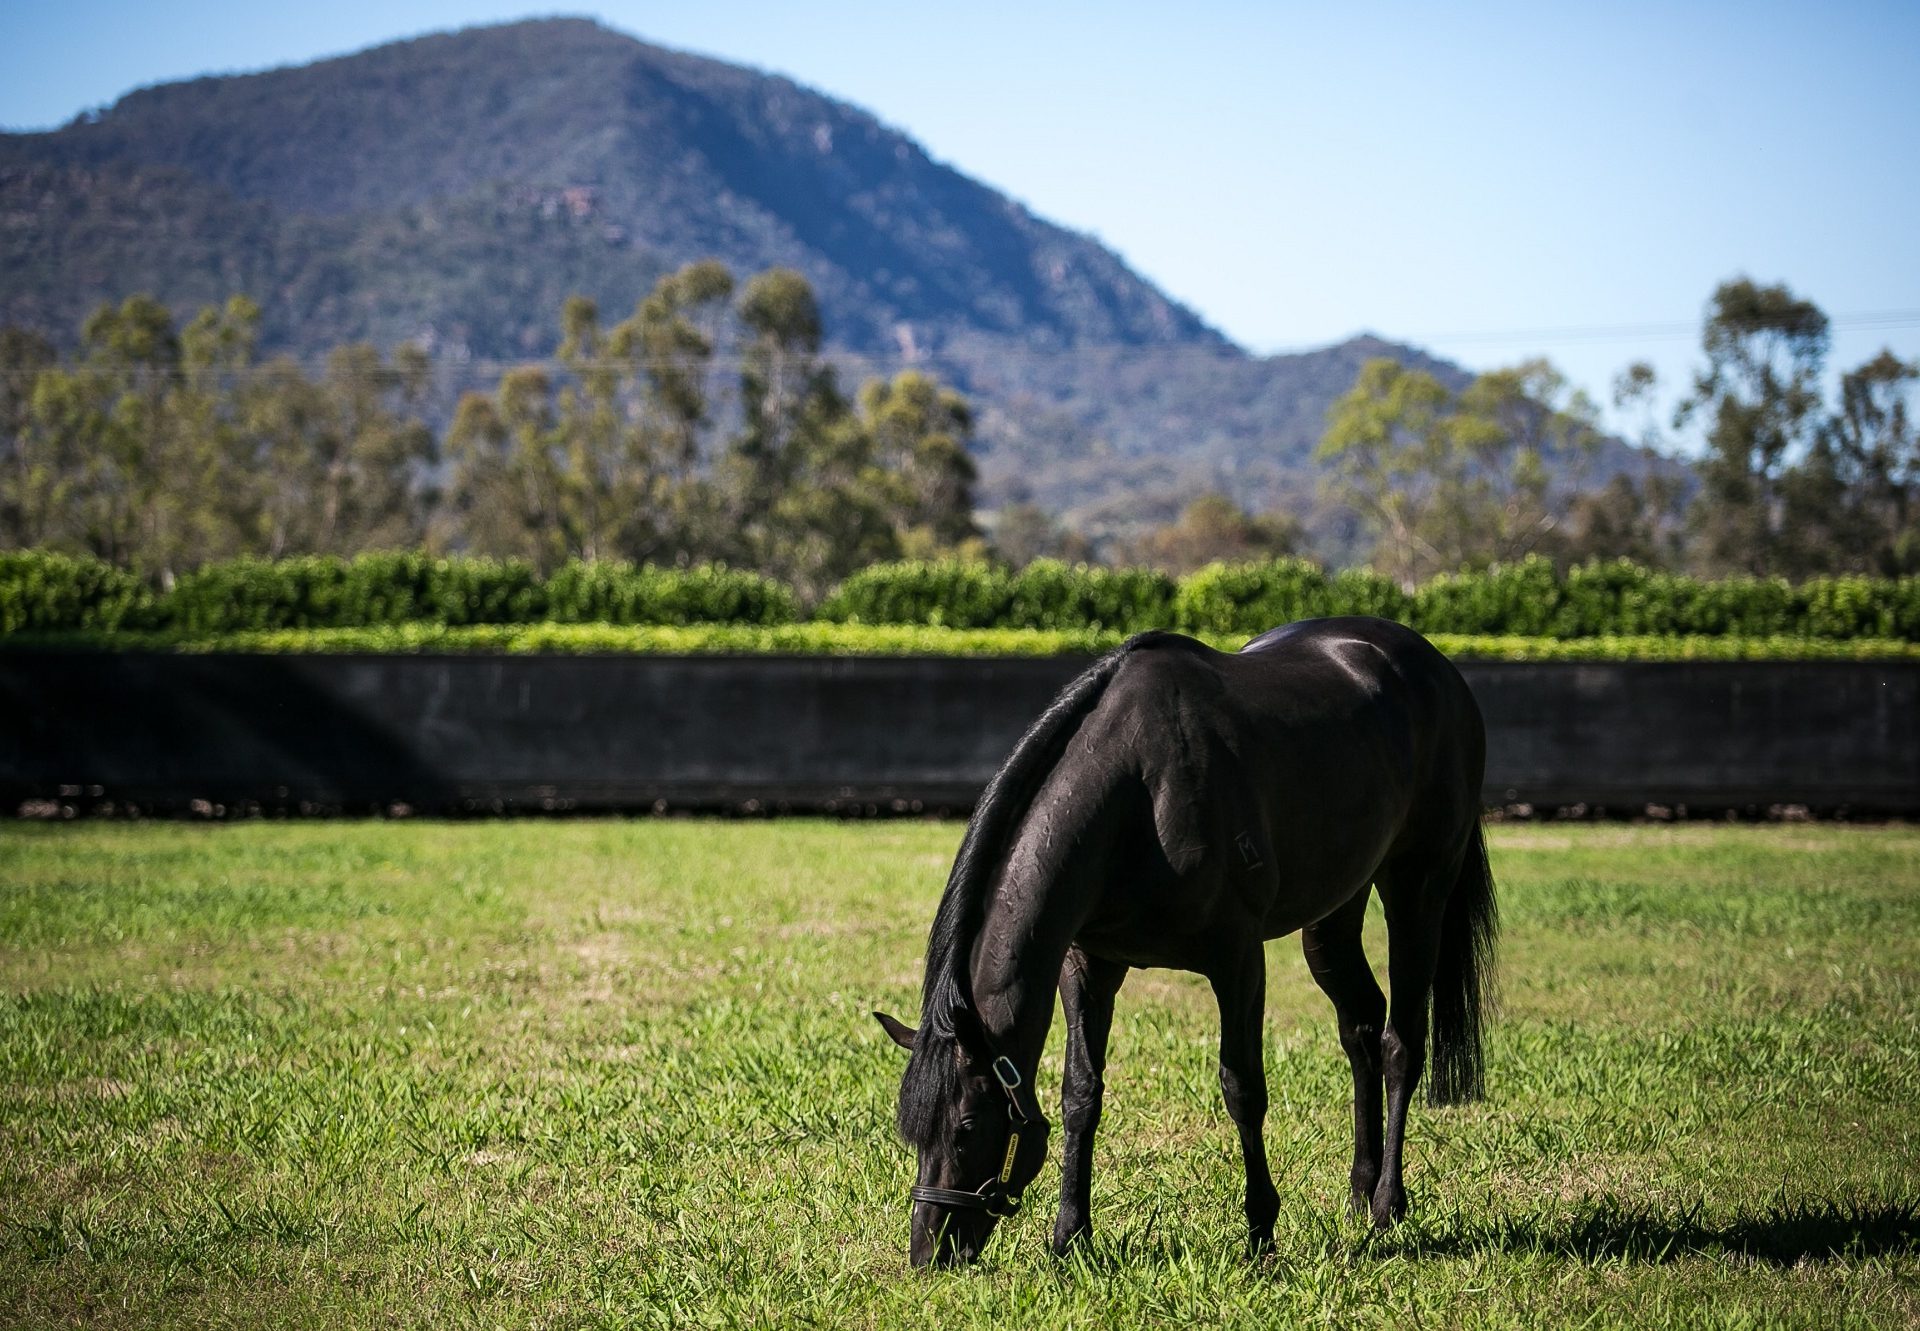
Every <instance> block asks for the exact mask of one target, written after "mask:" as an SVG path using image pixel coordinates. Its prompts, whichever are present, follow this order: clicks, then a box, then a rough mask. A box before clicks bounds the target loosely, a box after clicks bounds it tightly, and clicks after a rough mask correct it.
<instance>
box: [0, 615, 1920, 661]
mask: <svg viewBox="0 0 1920 1331" xmlns="http://www.w3.org/2000/svg"><path fill="white" fill-rule="evenodd" d="M1200 636H1201V637H1202V638H1203V639H1204V640H1206V641H1207V642H1209V643H1211V644H1212V645H1213V646H1215V647H1218V648H1220V649H1221V650H1223V651H1232V650H1234V649H1235V648H1238V647H1239V646H1240V645H1241V644H1242V643H1244V642H1245V641H1246V635H1245V634H1241V633H1234V634H1216V633H1203V634H1201V635H1200ZM1126 637H1127V634H1125V633H1124V632H1121V631H1118V630H1114V629H1087V628H1079V629H997V628H985V629H955V628H941V627H937V626H930V625H925V624H829V623H823V622H819V621H814V622H811V623H803V624H685V625H676V624H598V623H594V624H553V623H540V624H466V625H449V624H434V623H427V622H424V621H419V622H414V623H410V624H375V625H370V626H367V627H364V628H319V629H244V630H237V631H231V632H225V633H187V632H182V631H181V630H178V629H164V630H140V629H133V630H127V629H121V630H103V629H88V630H72V631H66V632H56V633H46V632H25V633H16V634H14V635H12V636H11V637H9V638H8V639H6V640H5V650H8V651H35V650H42V651H172V652H246V653H262V652H264V653H270V654H286V655H308V654H315V653H329V652H373V653H382V654H389V653H408V652H456V653H457V652H472V653H480V654H495V653H504V654H508V655H540V654H552V655H579V654H585V653H594V654H607V653H622V654H633V655H654V656H991V657H1018V656H1066V655H1084V656H1090V655H1094V654H1097V653H1100V652H1104V651H1108V650H1110V649H1112V648H1114V647H1117V646H1119V644H1120V643H1121V642H1123V641H1124V640H1125V639H1126ZM1433 643H1434V645H1435V646H1437V647H1438V648H1439V649H1440V650H1441V651H1443V652H1445V653H1446V654H1447V655H1449V656H1452V657H1455V658H1457V659H1461V660H1485V661H1914V662H1920V643H1912V642H1893V641H1890V640H1887V639H1884V638H1854V639H1850V640H1846V641H1835V640H1832V639H1824V638H1788V637H1771V638H1741V637H1729V636H1725V635H1722V636H1719V637H1698V636H1696V637H1670V636H1669V637H1597V638H1517V637H1504V636H1497V635H1489V634H1453V633H1439V634H1434V635H1433Z"/></svg>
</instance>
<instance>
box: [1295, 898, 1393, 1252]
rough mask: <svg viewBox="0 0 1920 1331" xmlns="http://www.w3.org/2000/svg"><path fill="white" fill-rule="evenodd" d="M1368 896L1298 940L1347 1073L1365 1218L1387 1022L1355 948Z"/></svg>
mask: <svg viewBox="0 0 1920 1331" xmlns="http://www.w3.org/2000/svg"><path fill="white" fill-rule="evenodd" d="M1369 895H1370V893H1368V892H1365V891H1362V892H1357V893H1355V894H1354V897H1353V899H1352V900H1351V901H1349V902H1347V903H1346V904H1345V905H1344V906H1341V907H1340V908H1339V909H1338V910H1336V911H1334V912H1333V913H1332V914H1331V915H1329V916H1327V917H1326V918H1325V919H1323V920H1320V921H1319V922H1318V923H1316V924H1310V925H1308V926H1307V927H1306V928H1305V929H1304V930H1302V931H1301V934H1300V942H1301V949H1302V951H1304V952H1305V953H1306V956H1307V968H1308V969H1309V970H1311V971H1312V972H1313V978H1314V981H1315V982H1316V983H1318V984H1319V986H1320V988H1321V990H1322V991H1323V992H1324V993H1325V994H1326V996H1327V997H1328V998H1330V999H1332V1000H1333V1008H1334V1011H1335V1012H1336V1013H1337V1014H1339V1018H1340V1047H1341V1048H1343V1049H1345V1050H1346V1051H1347V1062H1348V1063H1349V1064H1351V1065H1352V1067H1353V1169H1352V1170H1351V1171H1350V1172H1349V1174H1348V1176H1347V1177H1348V1179H1349V1181H1350V1182H1351V1184H1352V1187H1353V1192H1352V1205H1353V1209H1354V1210H1355V1211H1356V1212H1358V1213H1359V1214H1361V1215H1365V1214H1366V1213H1367V1212H1368V1210H1369V1209H1370V1208H1371V1207H1372V1205H1373V1190H1374V1187H1375V1185H1376V1184H1378V1183H1379V1181H1380V1133H1381V1122H1380V1116H1381V1104H1380V1089H1381V1087H1380V1079H1381V1063H1380V1028H1381V1027H1382V1026H1383V1025H1384V1024H1385V1022H1386V1020H1387V1000H1386V997H1385V995H1383V994H1382V993H1381V992H1380V986H1379V984H1377V983H1376V982H1375V981H1374V978H1373V968H1372V967H1370V966H1369V965H1367V954H1366V952H1365V950H1364V949H1363V948H1362V947H1361V945H1360V927H1361V925H1362V924H1363V923H1364V922H1365V920H1366V917H1367V898H1368V896H1369Z"/></svg>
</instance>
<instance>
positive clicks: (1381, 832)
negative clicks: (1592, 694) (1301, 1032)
mask: <svg viewBox="0 0 1920 1331" xmlns="http://www.w3.org/2000/svg"><path fill="white" fill-rule="evenodd" d="M1100 712H1101V714H1102V715H1101V717H1100V718H1099V719H1098V721H1097V722H1096V725H1095V730H1096V732H1098V733H1097V737H1096V735H1093V734H1090V735H1089V736H1088V738H1089V739H1091V740H1094V742H1095V743H1096V744H1098V745H1101V746H1105V745H1109V744H1110V745H1113V746H1115V747H1116V748H1118V749H1123V750H1124V751H1125V752H1126V754H1127V762H1128V765H1129V766H1130V767H1132V768H1133V770H1136V771H1138V772H1139V773H1140V774H1141V776H1142V777H1143V778H1144V780H1145V784H1146V787H1147V791H1148V794H1149V795H1150V797H1151V800H1152V804H1153V810H1154V816H1153V822H1154V830H1155V840H1156V841H1157V843H1158V846H1159V854H1157V855H1154V856H1152V857H1151V859H1152V860H1153V861H1154V862H1158V863H1164V864H1165V865H1166V867H1167V868H1168V869H1169V870H1171V871H1173V873H1174V874H1175V875H1176V877H1178V878H1181V879H1185V878H1187V877H1188V876H1189V875H1190V874H1194V873H1198V874H1200V875H1201V876H1202V877H1207V878H1215V877H1216V876H1217V875H1221V874H1224V879H1219V880H1218V881H1220V882H1221V884H1222V886H1227V885H1229V884H1230V885H1231V888H1230V890H1229V895H1230V896H1240V895H1241V894H1242V893H1247V894H1250V895H1249V896H1248V897H1243V898H1242V899H1243V900H1244V901H1245V904H1246V905H1247V906H1249V907H1253V906H1254V899H1261V900H1264V902H1265V904H1264V905H1262V906H1259V907H1258V908H1257V909H1258V911H1259V913H1260V914H1261V915H1262V916H1263V917H1264V920H1265V925H1266V928H1267V929H1268V930H1270V931H1271V932H1270V933H1269V936H1272V934H1273V933H1284V932H1290V931H1291V930H1292V929H1294V928H1298V927H1300V925H1302V924H1304V923H1307V922H1309V921H1310V920H1312V919H1317V918H1319V916H1320V915H1321V914H1324V913H1325V911H1326V910H1327V909H1329V908H1331V906H1332V905H1334V904H1337V900H1339V899H1344V896H1345V895H1347V894H1350V893H1351V892H1352V891H1354V890H1357V889H1358V888H1359V887H1362V886H1364V885H1365V883H1366V881H1367V880H1368V879H1369V878H1370V876H1371V874H1372V872H1373V870H1374V868H1375V867H1376V866H1377V865H1378V864H1380V863H1381V861H1382V859H1383V858H1385V857H1387V856H1389V855H1394V854H1399V853H1402V852H1403V850H1404V849H1405V848H1406V847H1409V846H1414V845H1419V844H1422V843H1426V842H1434V843H1439V842H1443V841H1446V840H1448V839H1450V838H1452V837H1453V836H1455V835H1457V833H1456V831H1455V829H1457V828H1458V827H1459V826H1461V825H1462V824H1463V823H1464V822H1465V821H1468V820H1471V819H1472V818H1473V817H1475V816H1477V814H1478V810H1479V794H1480V791H1479V787H1480V777H1481V773H1480V768H1481V765H1482V763H1483V761H1484V739H1483V732H1482V729H1481V725H1480V717H1479V712H1478V709H1477V708H1476V707H1475V706H1474V703H1473V698H1472V695H1471V693H1470V692H1469V691H1468V689H1467V687H1466V684H1465V683H1464V681H1463V680H1461V678H1460V675H1459V672H1458V671H1457V670H1455V669H1454V667H1453V666H1452V664H1451V663H1450V662H1448V661H1447V659H1446V658H1445V657H1444V656H1443V655H1441V653H1440V652H1439V651H1437V650H1436V649H1435V648H1434V647H1433V646H1432V645H1431V644H1430V643H1428V642H1427V641H1426V639H1424V638H1422V637H1421V636H1420V635H1419V634H1418V633H1415V632H1414V631H1413V630H1411V629H1408V628H1406V627H1405V626H1403V625H1399V624H1395V623H1392V622H1390V621H1386V620H1378V619H1367V618H1357V617H1356V618H1341V619H1321V620H1306V621H1301V622H1299V623H1295V624H1289V625H1286V626H1284V627H1283V628H1280V629H1276V630H1274V631H1272V632H1269V633H1266V634H1262V635H1261V636H1260V637H1258V638H1256V639H1254V640H1253V642H1251V643H1249V644H1248V645H1247V646H1246V647H1245V648H1243V649H1242V650H1241V651H1239V652H1216V651H1213V650H1212V649H1211V648H1208V647H1206V646H1205V645H1204V644H1201V643H1198V642H1195V641H1194V640H1192V639H1189V638H1182V637H1179V636H1177V635H1155V637H1154V638H1153V639H1151V640H1146V641H1142V642H1140V643H1139V644H1138V645H1137V646H1136V647H1135V649H1134V650H1132V651H1130V652H1129V653H1128V656H1127V658H1126V660H1125V661H1124V662H1123V664H1122V665H1121V667H1120V669H1119V670H1118V671H1117V672H1116V674H1115V676H1114V678H1113V681H1112V683H1111V685H1110V686H1109V690H1108V697H1107V698H1106V699H1104V700H1103V702H1102V705H1101V708H1100Z"/></svg>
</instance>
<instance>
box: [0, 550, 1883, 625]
mask: <svg viewBox="0 0 1920 1331" xmlns="http://www.w3.org/2000/svg"><path fill="white" fill-rule="evenodd" d="M1354 614H1364V615H1379V616H1382V617H1384V618H1388V619H1397V620H1401V621H1403V622H1405V623H1409V624H1412V625H1413V626H1414V627H1415V628H1417V629H1420V630H1421V631H1422V632H1424V633H1426V634H1428V635H1429V636H1436V635H1445V634H1466V635H1493V636H1507V637H1527V638H1540V639H1554V640H1579V639H1586V638H1605V637H1728V638H1743V639H1772V638H1796V639H1808V640H1819V641H1831V642H1845V641H1851V640H1855V639H1861V640H1897V641H1904V642H1920V579H1916V578H1911V577H1909V578H1900V579H1890V578H1861V577H1839V578H1816V579H1813V580H1811V581H1809V582H1805V583H1802V584H1800V585H1799V586H1793V585H1790V584H1788V583H1787V582H1785V581H1783V580H1780V579H1770V578H1729V579H1724V580H1721V581H1704V580H1701V579H1698V578H1691V577H1685V576H1681V575H1677V574H1671V573H1658V572H1654V571H1652V570H1650V569H1645V568H1640V567H1638V566H1636V565H1633V564H1630V563H1625V562H1616V563H1609V564H1592V565H1588V566H1585V567H1581V568H1576V569H1573V570H1571V571H1570V572H1567V573H1565V574H1560V573H1556V572H1555V571H1554V569H1553V566H1552V565H1551V564H1550V563H1548V562H1547V561H1546V560H1544V559H1529V560H1523V561H1521V562H1519V563H1515V564H1511V565H1507V566H1504V567H1496V568H1492V569H1488V570H1485V571H1483V572H1475V573H1460V574H1450V575H1446V576H1443V577H1438V578H1434V579H1432V580H1431V581H1429V582H1427V583H1425V584H1424V585H1422V586H1421V587H1419V588H1417V589H1415V590H1414V591H1412V592H1408V591H1405V590H1403V589H1402V588H1400V587H1398V586H1396V585H1395V584H1394V583H1392V582H1391V581H1389V580H1388V579H1386V578H1383V577H1381V576H1380V575H1378V574H1376V573H1373V572H1371V571H1369V570H1366V569H1348V570H1346V571H1344V572H1341V573H1337V574H1331V575H1329V574H1328V573H1327V572H1326V571H1325V570H1323V569H1321V568H1320V567H1319V566H1317V565H1315V564H1311V563H1308V562H1307V561H1305V560H1299V559H1279V560H1273V561H1271V562H1267V563H1258V564H1235V565H1227V564H1214V565H1211V566H1209V567H1207V568H1204V569H1201V570H1200V571H1199V572H1197V573H1193V574H1190V575H1189V576H1187V577H1186V578H1183V579H1181V580H1180V581H1179V582H1178V583H1176V582H1174V581H1173V580H1172V579H1171V578H1168V577H1167V576H1165V575H1164V574H1161V573H1156V572H1153V571H1151V570H1146V569H1104V568H1090V567H1087V566H1085V565H1077V566H1069V565H1066V564H1061V563H1058V562H1055V561H1050V560H1042V561H1040V562H1038V563H1035V564H1032V565H1029V566H1028V567H1027V568H1026V569H1024V570H1022V571H1020V572H1018V573H1014V572H1010V571H1009V570H1007V569H1004V568H998V567H995V566H992V565H988V564H980V563H959V562H918V563H898V564H881V565H876V566H874V567H872V568H868V569H865V570H863V571H861V572H859V573H856V574H854V575H853V576H852V577H850V578H848V579H847V580H846V581H845V582H844V583H842V584H841V585H840V586H839V587H838V588H837V589H835V591H834V592H833V593H832V594H831V595H830V596H829V597H828V598H827V600H826V602H825V603H824V604H823V605H822V606H821V607H820V609H819V611H818V612H817V614H816V616H815V618H816V619H818V620H820V621H822V622H826V623H834V624H848V625H901V626H922V627H928V628H946V629H1033V630H1048V631H1060V632H1065V631H1072V632H1093V633H1104V634H1125V633H1129V632H1136V631H1138V630H1140V629H1146V628H1158V627H1173V628H1180V629H1184V630H1186V631H1187V632H1190V633H1198V634H1202V635H1218V636H1221V637H1223V638H1231V637H1234V636H1236V635H1238V636H1241V637H1247V636H1251V635H1253V634H1256V633H1260V632H1263V631H1264V630H1266V629H1269V628H1272V627H1273V626H1275V625H1277V624H1285V623H1288V622H1290V621H1293V620H1296V619H1307V618H1312V617H1315V616H1320V615H1354ZM796 617H797V616H796V604H795V598H794V595H793V593H792V592H791V591H790V590H789V589H788V588H786V587H785V586H783V585H781V584H779V583H776V582H774V581H772V580H770V579H768V578H765V577H762V576H760V575H758V574H754V573H745V572H740V571H737V570H732V569H726V568H698V569H661V568H654V567H635V566H633V565H631V564H626V563H620V562H602V563H573V564H568V565H566V566H565V567H563V568H561V569H559V570H557V571H556V572H555V573H553V574H552V575H551V576H550V577H547V578H544V579H542V578H541V577H540V576H538V575H537V574H536V573H535V572H534V570H533V569H532V568H531V567H530V566H528V565H526V564H521V563H514V562H510V561H509V562H500V561H494V560H486V559H436V558H432V557H430V556H427V555H421V554H379V555H364V556H361V557H359V558H357V559H350V560H342V559H323V558H302V559H285V560H278V561H271V562H270V561H266V560H257V559H241V560H233V561H230V562H227V563H222V564H212V565H208V566H207V567H205V568H203V569H200V570H199V571H197V572H195V573H191V574H188V575H186V576H184V577H182V578H181V579H179V581H178V582H177V583H176V584H175V585H174V587H173V588H172V589H171V590H170V591H168V592H166V593H164V594H159V595H152V594H149V593H148V592H147V590H146V589H145V588H143V587H142V585H141V584H140V583H139V581H138V580H137V579H135V578H134V577H132V576H131V575H129V574H126V573H123V572H120V571H118V570H116V569H113V568H111V567H109V566H107V565H105V564H101V563H99V562H97V561H93V560H85V559H71V558H67V557H65V556H61V555H51V554H43V553H38V552H31V551H29V552H25V553H18V554H7V555H0V632H4V633H18V632H23V631H33V632H52V631H60V630H103V629H104V630H114V629H120V630H132V629H154V630H170V631H177V632H183V633H188V634H202V635H204V634H219V633H232V632H243V631H265V630H273V629H300V628H329V627H331V628H354V627H370V626H376V625H392V624H417V623H426V624H441V625H450V626H455V627H458V626H464V625H486V624H528V625H531V624H541V623H562V624H588V623H602V624H615V625H620V624H637V625H644V624H653V625H683V626H684V625H698V624H753V625H762V626H772V625H780V624H788V623H791V622H792V621H793V620H794V619H795V618H796Z"/></svg>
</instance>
